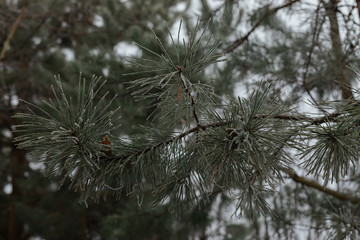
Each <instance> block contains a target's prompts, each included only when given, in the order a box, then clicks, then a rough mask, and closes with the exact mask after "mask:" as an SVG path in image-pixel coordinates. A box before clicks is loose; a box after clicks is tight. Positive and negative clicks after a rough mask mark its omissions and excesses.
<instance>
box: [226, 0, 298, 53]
mask: <svg viewBox="0 0 360 240" xmlns="http://www.w3.org/2000/svg"><path fill="white" fill-rule="evenodd" d="M299 1H300V0H293V1H290V2H287V3H285V4H284V5H281V6H279V7H276V8H272V9H270V10H269V11H268V12H267V13H265V14H264V16H262V17H261V18H260V19H259V20H258V21H257V22H256V23H255V24H254V26H253V27H252V28H251V29H250V31H249V32H248V33H247V34H245V35H244V36H243V37H241V38H239V39H236V40H235V41H234V42H233V43H232V44H230V45H229V46H228V47H226V48H225V49H224V51H223V54H227V53H230V52H232V51H234V50H235V49H236V48H237V47H239V46H240V45H241V44H243V43H244V42H245V41H246V40H248V38H249V36H250V35H251V34H252V33H253V32H254V31H255V30H256V29H257V28H258V27H259V26H260V24H261V23H262V22H263V21H264V20H265V19H266V18H267V17H268V16H269V15H271V14H275V13H276V12H277V11H279V10H280V9H283V8H286V7H289V6H291V5H293V4H294V3H296V2H299Z"/></svg>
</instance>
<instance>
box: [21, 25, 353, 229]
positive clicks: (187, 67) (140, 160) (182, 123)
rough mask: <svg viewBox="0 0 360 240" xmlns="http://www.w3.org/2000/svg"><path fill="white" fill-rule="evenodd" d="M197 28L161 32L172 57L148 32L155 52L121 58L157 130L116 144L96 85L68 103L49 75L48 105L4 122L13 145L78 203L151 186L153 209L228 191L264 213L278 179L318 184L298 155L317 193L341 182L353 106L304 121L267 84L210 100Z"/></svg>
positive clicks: (214, 46)
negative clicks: (68, 187)
mask: <svg viewBox="0 0 360 240" xmlns="http://www.w3.org/2000/svg"><path fill="white" fill-rule="evenodd" d="M206 27H207V26H206V25H205V26H204V27H202V25H201V23H200V22H199V23H198V24H197V25H196V28H195V30H194V31H193V32H192V33H191V34H190V37H189V39H188V40H187V41H185V40H183V41H180V37H179V36H180V28H181V26H180V27H179V32H178V37H177V39H175V40H174V37H173V36H172V35H171V33H170V31H169V34H170V39H171V45H172V48H171V49H167V48H165V46H164V44H163V43H162V42H161V41H160V40H159V38H157V37H156V34H155V38H156V40H157V42H158V45H159V49H160V52H155V50H151V49H147V48H145V47H143V46H140V47H142V48H143V49H144V50H145V51H146V52H147V53H148V55H153V57H149V58H145V57H143V58H131V59H129V62H130V64H131V65H132V66H133V67H136V68H137V69H139V71H137V72H134V73H133V74H129V75H135V76H139V77H138V78H137V79H135V80H133V81H131V82H130V85H131V86H130V89H133V94H134V95H135V97H137V98H138V99H139V100H147V101H150V102H151V104H153V106H156V110H155V111H154V114H153V115H152V116H151V117H153V119H155V120H156V121H155V122H157V123H159V126H156V125H155V126H151V127H149V126H140V127H139V131H140V132H141V134H138V135H135V136H130V137H126V138H125V139H121V138H119V137H118V136H115V135H112V132H113V131H114V130H115V128H118V127H120V128H121V126H120V123H119V119H118V117H117V116H118V115H119V112H121V111H119V109H118V108H117V109H114V110H111V107H110V106H111V101H112V100H114V99H115V98H116V96H114V97H113V98H112V100H111V101H110V102H109V103H106V102H105V98H106V97H107V93H105V94H104V95H103V96H101V97H99V96H98V95H99V93H100V92H101V87H102V86H103V85H104V84H105V82H106V81H101V80H100V78H97V77H93V78H92V79H91V80H90V81H88V80H86V79H82V78H80V79H79V86H78V92H77V99H72V98H71V97H69V96H68V95H67V93H66V91H65V90H64V89H63V87H62V84H61V80H60V77H56V83H57V88H56V89H55V88H53V91H54V97H55V100H52V99H49V100H48V101H43V102H42V103H41V104H39V106H35V105H34V104H30V103H29V105H30V107H31V110H30V113H19V114H17V115H16V116H15V118H18V119H19V120H21V122H22V124H20V125H17V126H15V132H17V133H18V134H20V136H19V137H17V138H16V141H17V142H18V146H19V147H20V148H24V149H27V150H29V154H30V156H31V157H30V159H31V160H32V161H36V162H42V163H44V164H45V173H46V175H48V176H49V177H53V178H59V179H60V182H62V181H64V180H65V179H66V178H70V179H71V181H72V187H73V188H74V189H75V190H76V191H79V192H81V200H83V201H86V200H87V199H88V198H92V199H94V200H98V199H100V198H101V197H104V198H105V197H106V196H107V195H108V194H109V193H111V194H114V195H116V196H118V197H119V196H120V195H121V194H123V192H124V191H125V192H126V193H127V194H131V195H136V196H138V197H139V199H141V196H142V191H144V190H145V189H149V188H150V189H153V194H154V199H155V204H161V203H163V202H164V201H166V202H167V201H169V202H170V206H171V209H172V210H174V211H175V212H177V213H179V212H181V210H182V209H184V208H183V207H184V206H185V207H187V208H192V207H194V206H196V204H199V203H204V202H206V200H207V199H208V197H209V196H210V195H211V194H214V193H217V192H220V191H228V192H229V193H230V194H232V195H233V196H235V197H236V198H237V199H238V203H237V210H239V212H242V210H246V211H249V212H252V213H254V216H257V215H258V214H257V213H258V212H260V213H262V214H268V213H271V208H270V207H269V204H268V203H267V201H266V199H267V198H268V197H269V196H270V194H273V192H274V191H276V189H277V186H278V185H279V182H281V181H282V180H283V175H284V174H286V175H288V176H290V177H291V178H293V179H295V180H296V179H297V181H300V182H302V183H303V184H307V185H309V186H311V187H314V188H320V187H319V186H318V185H316V184H314V183H312V182H306V181H307V180H306V179H305V180H303V179H300V178H299V177H298V176H297V175H296V174H295V173H294V171H293V170H292V165H293V164H294V163H295V161H293V160H294V157H299V156H300V157H301V158H302V159H303V166H304V167H305V168H306V169H307V170H308V171H309V173H311V174H314V175H315V176H318V175H321V176H323V177H324V180H325V181H324V182H325V183H324V186H323V190H322V191H325V192H328V193H329V194H331V193H330V191H328V190H326V188H325V185H326V184H327V182H328V181H329V180H330V181H339V178H340V177H344V176H346V175H347V174H349V173H350V172H351V170H352V167H353V166H354V164H355V163H356V162H357V161H358V156H359V155H360V152H359V150H360V149H359V144H358V142H359V133H360V127H359V126H360V124H359V112H360V110H359V109H360V108H359V104H357V103H356V102H355V101H353V100H351V99H350V100H347V101H342V102H332V103H328V106H327V107H328V109H329V110H328V111H329V112H330V113H325V115H324V116H321V117H317V118H314V117H311V116H306V115H302V114H299V113H297V112H296V111H295V110H293V109H290V108H288V107H286V106H283V105H282V104H281V101H278V99H277V98H276V97H275V98H274V97H269V96H270V95H269V91H270V90H271V84H270V85H269V84H262V85H261V86H260V87H259V89H257V90H256V91H255V92H254V93H252V94H251V95H250V96H249V97H248V98H238V99H233V98H231V97H229V96H226V97H224V96H218V95H216V94H215V91H214V88H213V87H212V85H211V82H210V81H209V82H207V83H206V82H201V81H199V80H198V74H199V73H201V71H203V70H204V69H205V68H206V67H207V66H209V65H210V64H213V63H216V62H218V61H223V58H222V56H223V55H222V54H219V53H218V49H219V45H220V43H219V42H218V41H216V40H213V39H212V38H209V37H207V34H206ZM123 117H125V116H123ZM331 195H333V196H335V197H337V198H339V199H341V196H336V194H331ZM351 201H352V202H360V201H359V200H358V199H357V198H356V197H353V198H352V199H351ZM356 219H357V218H356ZM351 224H352V223H351ZM354 224H355V222H354ZM351 226H352V225H351ZM354 227H356V226H354Z"/></svg>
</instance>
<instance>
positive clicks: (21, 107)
mask: <svg viewBox="0 0 360 240" xmlns="http://www.w3.org/2000/svg"><path fill="white" fill-rule="evenodd" d="M359 15H360V1H359V0H353V1H350V0H348V1H336V0H324V1H300V0H293V1H270V0H266V1H255V0H254V1H235V0H199V1H190V0H184V1H181V0H168V1H160V0H131V1H130V0H128V1H126V0H101V1H100V0H70V1H68V0H37V1H30V0H0V50H1V55H0V240H1V239H9V240H20V239H24V240H25V239H134V240H137V239H148V240H160V239H199V240H205V239H209V240H210V239H228V240H230V239H296V238H299V239H305V238H308V239H317V238H320V237H323V236H326V234H329V231H331V229H330V230H329V229H327V230H326V229H325V230H324V228H326V227H328V225H326V224H325V225H324V222H323V221H324V219H323V218H322V217H321V216H323V215H324V214H329V213H334V214H337V212H336V209H337V208H338V207H339V206H342V207H344V209H352V208H353V205H351V203H349V202H341V201H338V200H336V199H332V198H331V199H330V200H329V199H328V197H326V196H325V195H324V194H322V193H321V192H319V191H317V190H313V189H312V188H307V189H305V190H304V188H306V187H305V186H303V185H301V184H297V183H296V179H295V178H294V179H291V176H290V177H289V178H288V179H287V181H286V182H285V183H284V184H283V185H282V186H280V188H279V189H278V190H279V194H278V195H277V196H276V197H274V199H273V200H272V203H273V204H272V206H271V207H272V209H273V210H274V211H275V212H276V213H277V214H278V216H280V217H279V218H278V219H277V220H273V219H271V218H270V217H263V218H258V219H253V218H250V217H248V216H250V215H251V214H250V213H249V214H247V213H246V212H245V216H243V218H239V219H230V216H231V214H232V212H233V210H231V209H232V208H233V206H232V203H233V201H232V198H231V196H229V195H228V194H225V193H221V192H217V193H216V194H215V193H214V194H213V196H212V197H211V198H210V200H211V201H210V202H209V203H207V204H206V205H205V206H203V207H201V208H195V209H194V210H193V211H191V212H184V213H183V214H182V215H181V217H180V218H176V217H175V215H174V214H173V213H171V212H169V211H168V208H167V206H166V204H163V205H161V206H157V207H156V208H154V207H153V205H152V201H151V197H148V195H147V194H145V196H144V199H136V198H129V197H127V196H126V195H124V196H123V197H122V198H121V199H112V198H109V197H108V198H107V199H106V200H105V201H100V202H98V203H94V202H88V206H85V205H84V204H79V195H78V194H77V193H76V192H73V191H71V190H68V189H69V184H70V182H65V183H64V184H63V185H62V186H61V188H60V186H59V185H58V183H57V181H53V180H51V179H48V178H47V177H46V176H44V175H43V171H42V168H43V166H42V165H41V164H35V163H33V162H31V159H28V158H27V154H26V152H25V151H24V150H20V149H18V148H17V147H16V145H15V144H14V142H13V138H14V137H16V136H15V134H13V133H12V125H14V124H17V123H16V121H15V119H13V118H12V117H11V116H13V115H14V114H16V113H17V112H23V111H26V104H24V103H23V102H21V101H19V99H23V100H26V101H28V102H31V103H34V104H40V103H41V101H42V100H43V99H47V98H49V97H52V92H51V88H50V87H51V85H52V84H54V81H53V76H54V75H57V74H60V76H61V78H62V80H63V82H64V86H65V88H67V89H69V90H70V91H71V89H73V88H74V86H76V85H77V80H78V78H79V74H80V72H82V76H83V77H87V78H88V77H89V76H92V75H94V74H95V75H97V76H103V78H105V79H107V80H108V81H107V84H106V85H105V87H104V88H105V89H104V91H110V92H111V94H119V97H117V98H116V100H115V101H114V105H116V106H118V105H120V106H121V107H122V110H121V124H122V127H121V128H119V130H118V131H119V132H118V133H117V134H118V135H119V136H123V137H127V136H130V135H131V134H136V133H137V132H136V131H137V130H136V129H134V128H132V126H136V125H139V124H142V125H148V124H150V123H149V121H148V120H147V117H148V116H149V114H150V113H151V112H152V111H153V108H151V107H147V106H146V104H144V102H136V101H135V100H134V98H133V97H132V96H131V95H130V91H129V90H128V89H127V83H126V82H127V81H129V80H131V78H129V77H125V76H123V74H125V73H130V72H134V71H135V70H134V69H132V68H131V66H129V65H127V63H126V61H125V57H126V56H130V55H146V54H147V53H146V52H143V50H142V49H140V48H139V47H137V46H136V45H135V44H133V42H136V43H139V44H141V45H143V46H145V47H147V48H149V49H159V46H158V45H157V43H156V41H155V40H154V35H153V33H152V31H151V29H154V31H155V32H156V34H157V36H158V37H159V38H160V39H161V40H162V42H164V43H167V44H171V43H170V41H169V35H168V32H167V29H166V27H165V25H164V21H165V22H166V23H167V25H168V26H169V27H170V29H171V30H172V31H173V34H174V35H176V34H177V30H176V29H177V28H178V27H179V22H180V19H182V21H183V25H182V30H183V31H182V32H183V33H182V34H183V35H182V36H181V37H184V38H186V37H188V36H186V33H187V32H189V31H191V30H193V29H194V26H195V23H196V21H197V19H200V20H203V21H207V20H208V19H210V18H211V19H212V20H211V22H210V25H209V30H208V32H207V33H206V34H209V35H213V36H214V37H215V38H218V39H220V40H221V41H222V44H221V46H220V49H219V50H218V51H219V53H224V55H225V56H226V58H227V61H226V62H225V63H224V62H222V63H217V64H215V65H213V66H211V67H209V68H208V69H206V71H205V72H204V73H203V74H201V75H200V76H199V81H204V82H209V81H212V82H214V84H215V89H216V91H217V93H218V94H220V95H222V96H226V95H240V96H242V97H245V96H246V94H247V93H248V92H249V90H251V89H254V88H257V86H259V84H260V82H274V83H275V84H274V86H275V88H274V89H275V90H273V92H272V94H274V95H276V94H281V99H282V101H283V104H284V106H289V107H294V108H298V109H299V111H300V112H307V113H313V114H316V113H321V112H322V111H324V109H322V107H321V102H328V101H332V100H335V99H341V98H343V99H349V98H355V97H354V96H353V93H352V92H351V91H350V90H349V88H348V87H347V84H352V85H353V86H357V80H356V75H355V74H354V72H353V71H352V70H351V69H350V68H348V67H349V66H353V67H354V68H355V69H356V67H357V66H359V54H358V52H359V51H358V50H359V43H360V42H359V30H360V21H359ZM338 83H341V84H338ZM234 89H235V91H234ZM281 90H282V91H281ZM308 99H310V101H313V102H315V103H316V104H317V105H318V106H317V107H309V106H308V105H307V104H303V102H306V101H307V100H308ZM300 102H302V103H300ZM309 111H311V112H309ZM296 169H297V168H296ZM297 170H298V171H299V172H298V173H300V174H304V173H305V172H304V171H302V169H297ZM356 176H357V175H356V174H355V175H354V176H353V178H352V179H346V180H344V181H343V182H340V183H339V184H337V185H336V186H333V187H335V188H336V189H337V190H341V191H342V192H345V193H346V192H352V191H354V189H355V190H357V189H358V187H359V184H360V183H359V179H360V178H356ZM317 180H318V181H321V179H317ZM349 181H351V184H349ZM300 193H301V194H300ZM139 202H142V205H141V207H139ZM300 213H301V214H303V215H302V216H306V217H307V218H306V221H304V222H305V224H304V222H303V223H301V220H299V219H297V218H296V216H298V215H299V214H300ZM330 224H334V225H336V221H335V220H334V222H331V223H330ZM304 229H306V230H305V232H304ZM324 231H325V232H324ZM326 231H328V232H326ZM324 234H325V235H324ZM271 236H276V237H275V238H273V237H271Z"/></svg>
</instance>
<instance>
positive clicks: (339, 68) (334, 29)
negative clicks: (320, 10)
mask: <svg viewBox="0 0 360 240" xmlns="http://www.w3.org/2000/svg"><path fill="white" fill-rule="evenodd" d="M338 3H339V1H338V0H330V1H329V2H328V3H327V4H325V9H326V14H327V16H328V18H329V21H330V38H331V43H332V48H333V51H334V55H335V65H336V78H337V79H335V81H336V83H337V84H338V85H339V86H340V89H341V91H342V97H343V99H353V98H354V96H353V94H352V91H351V86H350V84H349V81H347V79H346V78H345V67H346V66H345V59H344V55H343V52H342V46H341V39H340V31H339V23H338V19H337V4H338Z"/></svg>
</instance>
